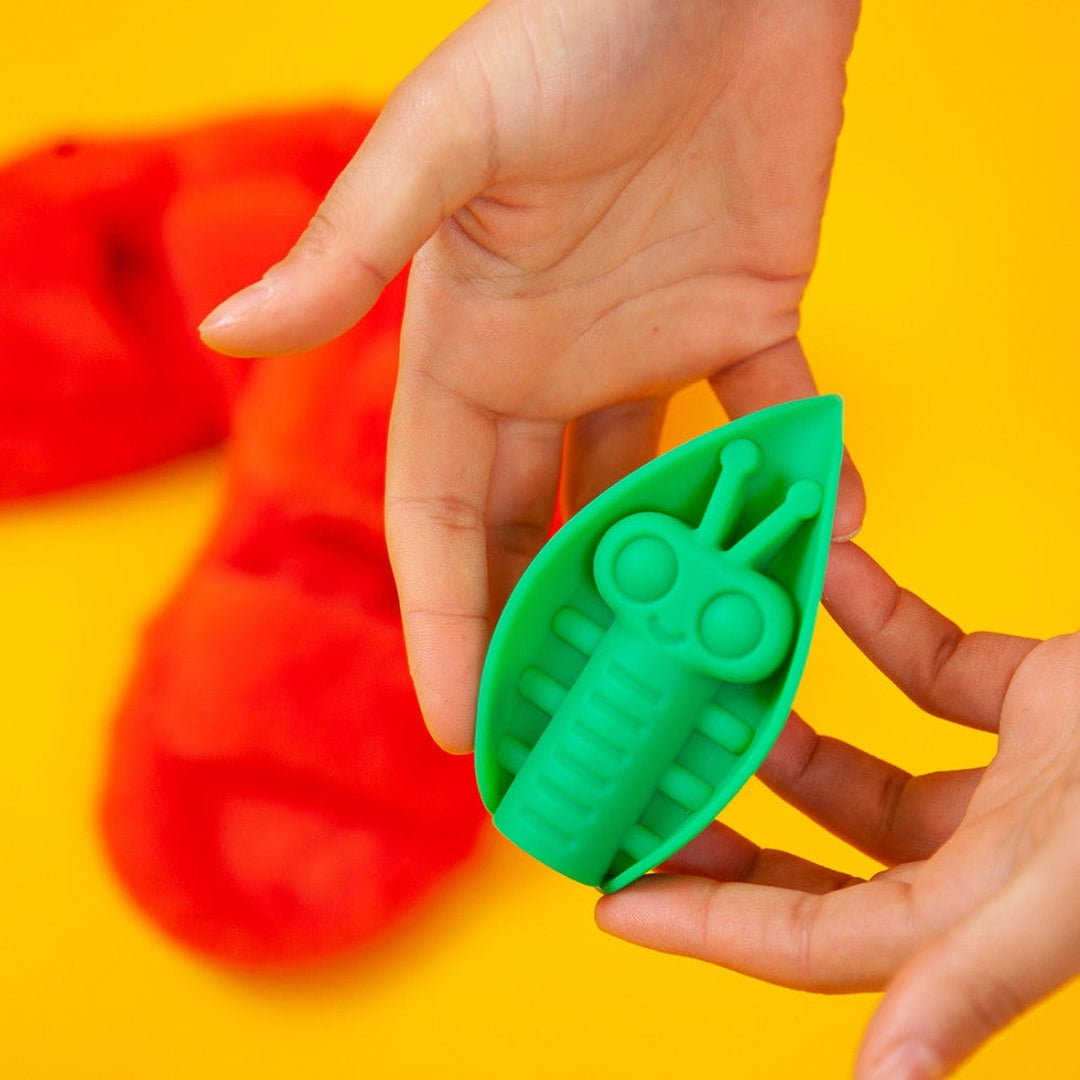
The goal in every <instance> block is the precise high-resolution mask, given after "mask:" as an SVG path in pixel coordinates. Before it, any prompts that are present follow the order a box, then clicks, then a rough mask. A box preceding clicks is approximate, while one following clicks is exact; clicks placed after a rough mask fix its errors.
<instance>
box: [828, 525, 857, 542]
mask: <svg viewBox="0 0 1080 1080" xmlns="http://www.w3.org/2000/svg"><path fill="white" fill-rule="evenodd" d="M860 532H862V525H858V526H856V527H855V528H854V529H852V530H851V532H846V533H844V534H843V535H842V536H834V537H833V538H832V541H833V543H834V544H846V543H847V542H848V541H849V540H854V539H855V537H856V536H858V535H859V533H860Z"/></svg>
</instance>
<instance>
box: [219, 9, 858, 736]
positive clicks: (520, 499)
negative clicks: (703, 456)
mask: <svg viewBox="0 0 1080 1080" xmlns="http://www.w3.org/2000/svg"><path fill="white" fill-rule="evenodd" d="M857 14H858V4H857V0H726V2H718V0H681V2H680V3H678V4H673V3H671V2H670V0H587V2H585V0H551V2H546V3H538V2H536V0H495V2H494V3H492V4H491V5H489V6H488V7H486V8H484V9H483V10H482V11H481V12H480V13H479V14H478V15H477V16H476V17H475V18H473V19H472V20H471V21H470V22H468V23H466V24H465V26H463V27H462V28H461V29H460V30H459V31H458V32H457V33H455V34H454V35H453V36H451V37H450V38H449V39H448V40H447V41H446V42H445V43H444V44H443V45H442V46H441V47H440V48H439V49H437V50H436V51H435V52H434V53H433V54H432V55H431V56H430V57H429V58H428V59H427V60H426V61H425V62H424V63H423V64H422V65H421V66H420V67H419V68H418V69H417V70H416V71H415V72H413V73H412V74H411V75H410V76H409V77H408V78H407V79H405V81H404V82H403V83H402V84H401V86H400V87H399V88H398V90H397V91H396V92H395V93H394V94H393V96H392V97H391V98H390V101H389V102H388V104H387V106H386V108H385V110H384V112H383V114H382V116H381V117H380V119H379V121H378V122H377V123H376V125H375V127H374V129H373V130H372V132H371V134H370V136H369V137H368V139H367V141H366V142H365V143H364V145H363V147H362V148H361V149H360V151H359V152H358V153H357V155H356V157H355V159H354V160H353V162H352V163H351V164H350V165H349V167H348V168H347V169H346V170H345V172H344V173H343V174H342V175H341V177H340V178H339V179H338V181H337V183H336V184H335V185H334V187H333V189H332V190H331V192H330V194H329V196H328V197H327V200H326V202H325V204H324V205H323V207H322V209H321V210H320V212H319V214H318V215H317V217H316V218H315V220H314V221H313V222H312V225H311V227H310V228H309V229H308V231H307V232H306V233H305V234H304V236H303V237H302V238H301V239H300V241H299V242H298V244H297V246H296V248H295V249H294V250H293V252H292V253H291V254H290V255H289V256H288V257H287V258H286V259H285V260H284V261H283V262H282V263H280V264H278V265H277V266H275V267H273V268H272V269H271V270H270V271H269V272H268V274H267V276H266V277H265V278H264V279H263V281H262V282H260V283H257V284H256V285H255V286H252V287H249V289H248V290H245V291H244V292H242V293H240V294H238V295H237V297H234V298H233V299H232V300H231V301H229V302H227V303H226V305H223V306H222V307H221V308H219V309H218V310H217V311H216V312H215V313H214V314H213V315H212V316H211V317H210V318H209V319H208V320H207V322H206V323H204V325H203V334H204V337H205V339H206V340H207V341H208V342H209V343H210V344H212V345H213V346H214V347H215V348H218V349H221V350H222V351H225V352H232V353H238V354H245V355H254V354H265V353H273V352H283V351H293V350H299V349H306V348H309V347H312V346H314V345H316V344H318V343H320V342H322V341H324V340H326V339H327V338H330V337H332V336H334V335H336V334H339V333H341V332H342V331H343V330H345V329H346V328H347V327H348V326H350V325H351V324H352V323H354V322H355V321H356V320H357V319H359V318H360V317H361V316H362V315H363V313H364V312H365V311H366V310H367V309H368V308H369V307H370V305H371V304H372V302H373V301H374V299H375V297H376V296H377V295H378V293H379V291H380V289H381V288H382V287H383V285H384V284H385V283H386V282H387V281H388V280H389V279H390V278H391V277H392V276H393V275H394V274H396V273H397V272H398V271H399V270H400V269H401V268H402V267H403V266H404V265H405V263H406V262H407V261H408V260H409V259H410V258H412V259H413V263H412V270H411V278H410V283H409V290H410V291H409V302H408V309H407V312H406V317H405V324H404V328H403V338H402V358H401V368H400V375H399V381H398V388H397V399H396V403H395V411H394V420H393V424H392V428H391V433H390V448H389V463H388V478H387V485H388V486H387V530H388V539H389V543H390V549H391V557H392V559H393V562H394V567H395V572H396V575H397V580H398V587H399V591H400V598H401V606H402V613H403V618H404V623H405V632H406V638H407V641H408V644H409V652H410V661H411V665H412V670H413V675H414V678H415V680H416V684H417V690H418V693H419V696H420V701H421V705H422V707H423V710H424V714H425V716H426V718H427V721H428V723H429V726H430V727H431V729H432V731H433V733H434V735H435V737H436V738H437V739H438V740H439V741H440V742H441V743H443V745H445V746H446V747H448V748H450V749H454V750H466V749H468V747H469V746H470V744H471V739H472V726H473V721H474V715H475V696H476V689H477V686H478V684H479V675H480V667H481V664H482V661H483V655H484V651H485V649H486V646H487V641H488V636H489V629H490V620H491V619H492V618H493V617H494V615H495V614H496V613H497V611H498V610H499V608H500V607H501V604H502V602H503V601H504V599H505V596H506V594H507V593H508V591H509V589H510V588H511V587H512V585H513V583H514V582H515V581H516V579H517V577H518V576H519V575H520V573H521V571H522V570H523V569H524V567H525V565H526V564H527V563H528V561H529V560H530V559H531V558H532V556H533V555H534V554H535V552H536V550H537V549H538V547H539V546H540V544H541V543H542V542H543V540H544V539H545V537H546V535H547V533H548V530H549V526H550V523H551V519H552V514H553V510H554V504H555V501H556V490H557V488H558V486H559V480H560V472H561V471H562V472H563V474H564V485H563V490H564V493H565V500H566V507H565V509H566V510H568V511H572V510H573V509H575V508H576V507H578V506H580V505H581V504H583V503H584V502H585V501H587V500H588V499H589V498H591V497H592V496H593V495H594V494H596V493H598V492H599V491H600V490H602V489H603V488H605V487H606V486H608V485H609V484H610V483H611V482H613V481H614V480H615V479H617V478H619V477H620V476H621V475H623V474H624V473H626V472H628V471H629V470H630V469H632V468H634V467H636V466H637V465H639V464H641V463H642V462H643V461H645V460H647V459H648V458H649V457H651V456H652V454H653V453H654V452H655V448H656V443H657V439H658V435H659V430H660V424H661V420H662V416H663V410H664V407H665V404H666V401H667V399H668V398H669V397H670V395H671V394H672V393H673V392H674V391H675V390H677V389H679V388H680V387H682V386H685V385H687V384H688V383H691V382H693V381H696V380H698V379H701V378H707V379H709V380H710V381H711V383H712V385H713V387H714V388H715V390H716V392H717V393H718V395H719V397H720V399H721V401H722V403H723V405H724V406H725V408H726V409H727V411H728V413H729V415H739V414H741V413H743V412H746V411H748V410H751V409H755V408H759V407H762V406H765V405H768V404H772V403H775V402H777V401H780V400H786V399H790V398H795V397H801V396H807V395H810V394H813V393H814V385H813V381H812V379H811V376H810V373H809V371H808V368H807V365H806V361H805V359H804V357H803V355H802V352H801V349H800V347H799V344H798V341H797V339H796V337H795V333H796V329H797V326H798V312H799V304H800V301H801V298H802V295H803V290H804V288H805V285H806V282H807V278H808V276H809V274H810V271H811V268H812V266H813V263H814V259H815V255H816V251H817V244H818V232H819V226H820V220H821V214H822V209H823V205H824V200H825V195H826V189H827V185H828V180H829V173H830V168H831V165H832V159H833V151H834V145H835V141H836V136H837V133H838V132H839V129H840V124H841V114H842V108H841V99H842V95H843V90H844V85H845V84H844V63H845V60H846V58H847V55H848V52H849V50H850V47H851V42H852V37H853V34H854V29H855V24H856V20H857ZM844 485H845V486H844V490H843V493H842V498H841V507H842V509H841V512H840V515H839V517H838V521H837V531H838V533H851V532H854V531H855V529H856V528H857V527H858V524H859V522H860V520H861V516H862V491H861V485H860V484H859V481H858V478H857V476H856V475H855V474H854V472H853V471H852V470H851V469H850V468H849V469H848V470H847V472H846V474H845V481H844Z"/></svg>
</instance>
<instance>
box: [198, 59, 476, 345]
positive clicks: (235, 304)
mask: <svg viewBox="0 0 1080 1080" xmlns="http://www.w3.org/2000/svg"><path fill="white" fill-rule="evenodd" d="M476 77H477V73H476V71H475V70H474V69H473V68H472V67H471V66H469V65H462V66H461V67H460V69H459V70H455V69H453V68H452V66H451V64H450V62H449V61H448V59H447V57H446V55H445V53H443V52H436V53H435V54H433V56H431V57H430V58H429V59H428V60H427V61H426V62H425V63H424V64H423V65H422V66H421V67H420V68H418V69H417V71H415V72H414V73H413V74H412V75H411V76H410V77H409V78H408V79H406V80H405V81H404V82H403V83H402V84H401V85H400V86H399V88H398V89H397V91H395V93H394V94H393V96H392V97H391V98H390V101H389V102H388V103H387V105H386V107H385V109H384V110H383V112H382V114H381V115H380V117H379V119H378V120H377V121H376V123H375V125H374V127H373V128H372V130H371V132H370V134H369V135H368V137H367V139H366V140H365V141H364V143H363V145H362V146H361V147H360V148H359V150H358V151H357V153H356V156H355V157H354V158H353V160H352V161H351V162H350V164H349V165H348V166H347V167H346V168H345V170H344V171H343V172H342V173H341V175H340V176H339V177H338V179H337V180H336V181H335V183H334V185H333V187H332V188H331V190H330V192H329V194H328V195H327V196H326V199H325V201H324V202H323V204H322V206H321V207H320V208H319V210H318V212H317V213H316V215H315V217H314V219H313V220H312V222H311V224H310V225H309V226H308V228H307V230H306V231H305V232H304V234H303V235H302V236H301V237H300V239H299V240H298V241H297V243H296V246H295V247H294V248H293V250H292V251H291V252H290V253H289V255H288V256H286V258H285V259H284V260H283V261H282V262H280V263H278V264H277V265H276V266H274V267H272V268H271V269H270V270H268V271H267V273H266V275H265V276H264V277H263V279H262V280H261V281H259V282H256V283H255V284H254V285H251V286H248V287H247V288H246V289H244V290H242V291H241V292H239V293H237V294H236V295H235V296H233V297H231V298H230V299H228V300H226V301H225V302H224V303H223V304H221V305H220V306H219V307H218V308H216V309H215V310H214V311H213V312H212V313H211V314H210V315H209V316H208V317H207V318H206V320H205V321H204V322H203V325H202V327H201V328H200V330H201V333H202V335H203V338H204V340H205V341H206V342H207V344H209V345H211V346H212V347H213V348H215V349H218V350H219V351H221V352H226V353H231V354H233V355H238V356H263V355H271V354H274V353H283V352H299V351H302V350H306V349H310V348H313V347H315V346H316V345H319V344H322V343H323V342H325V341H327V340H329V339H330V338H333V337H336V336H337V335H338V334H341V333H343V332H344V331H345V330H347V329H348V328H349V327H350V326H352V325H353V324H354V323H355V322H356V321H357V320H358V319H359V318H360V317H361V316H362V315H363V314H364V313H365V312H366V311H367V310H368V308H370V307H371V305H372V304H373V303H374V302H375V299H376V298H377V297H378V295H379V293H380V291H381V290H382V288H383V286H384V285H386V283H387V282H389V281H390V280H391V279H392V278H393V277H394V276H395V275H396V274H397V273H398V271H400V270H401V269H402V267H404V265H405V264H406V263H407V262H408V260H409V259H410V258H411V257H412V255H413V254H414V253H415V252H416V250H417V249H418V248H419V247H420V246H421V245H422V244H423V243H424V242H425V240H427V239H428V237H430V236H431V235H432V233H434V232H435V230H436V229H437V228H438V226H439V224H440V223H441V222H442V221H443V220H445V219H446V218H447V217H448V216H449V215H450V214H452V213H453V212H454V211H455V210H457V209H458V208H459V207H460V206H462V205H463V204H464V203H465V202H466V201H468V199H469V198H471V197H472V196H473V195H474V194H475V193H476V192H477V191H479V190H480V189H481V187H483V185H484V183H485V180H486V177H487V172H488V170H489V168H490V147H489V146H488V145H487V142H488V140H487V139H486V138H485V137H484V135H483V131H482V110H477V109H476V108H475V107H473V106H472V105H471V102H472V100H473V99H474V98H475V96H476V93H475V91H476V88H475V86H473V83H474V82H475V81H476Z"/></svg>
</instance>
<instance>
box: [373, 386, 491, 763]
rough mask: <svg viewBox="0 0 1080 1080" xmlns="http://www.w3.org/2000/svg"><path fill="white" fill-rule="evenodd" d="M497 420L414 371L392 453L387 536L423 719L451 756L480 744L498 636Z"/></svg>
mask: <svg viewBox="0 0 1080 1080" xmlns="http://www.w3.org/2000/svg"><path fill="white" fill-rule="evenodd" d="M497 437H498V436H497V425H496V420H495V418H494V417H493V416H491V415H489V414H488V413H486V412H484V411H483V410H480V409H478V408H476V407H475V406H473V405H471V404H470V403H468V402H466V401H464V400H463V399H462V398H460V397H459V396H458V395H456V394H454V393H452V392H451V391H449V390H447V389H445V388H444V387H442V386H440V385H439V384H438V383H436V382H435V381H434V380H432V379H431V378H430V376H427V375H425V374H424V373H422V372H418V371H416V370H415V369H405V370H403V371H402V372H401V374H400V376H399V379H398V388H397V395H396V397H395V400H394V411H393V414H392V418H391V424H390V438H389V447H388V450H387V479H386V539H387V545H388V548H389V551H390V560H391V562H392V564H393V567H394V575H395V577H396V579H397V584H398V596H399V598H400V602H401V615H402V624H403V626H404V630H405V643H406V646H407V649H408V653H409V665H410V669H411V671H412V675H413V680H414V682H415V684H416V690H417V695H418V697H419V701H420V707H421V710H422V711H423V714H424V718H425V720H426V721H427V724H428V727H429V728H430V730H431V733H432V735H433V736H434V738H435V739H436V741H437V742H438V743H440V745H442V746H443V747H445V748H446V749H448V750H451V751H455V752H459V753H464V752H466V751H468V750H469V749H470V748H471V746H472V732H473V724H474V720H475V714H476V692H477V688H478V686H479V683H480V669H481V667H482V664H483V658H484V651H485V649H486V648H487V642H488V637H489V634H490V624H489V601H488V574H487V554H486V546H487V543H486V536H487V519H486V507H487V498H488V486H489V481H490V477H491V474H492V470H493V468H494V463H495V457H496V452H497Z"/></svg>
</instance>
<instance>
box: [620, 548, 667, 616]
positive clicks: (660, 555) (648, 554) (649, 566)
mask: <svg viewBox="0 0 1080 1080" xmlns="http://www.w3.org/2000/svg"><path fill="white" fill-rule="evenodd" d="M612 574H613V576H614V579H615V584H616V585H617V586H618V587H619V589H620V590H621V591H622V593H623V594H624V595H625V596H626V597H627V598H628V599H630V600H635V601H637V602H638V603H640V604H648V603H653V602H655V601H657V600H659V599H661V598H662V597H664V596H667V594H668V593H669V592H671V589H672V587H673V586H674V584H675V579H676V578H677V577H678V575H679V560H678V556H676V554H675V551H674V550H673V549H672V547H671V545H670V544H669V543H668V542H667V541H666V540H661V539H660V538H659V537H657V536H639V537H636V538H635V539H633V540H631V541H630V542H629V543H628V544H627V545H626V546H625V547H624V548H623V549H622V550H621V551H620V552H619V553H618V555H616V556H615V564H614V566H613V567H612Z"/></svg>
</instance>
